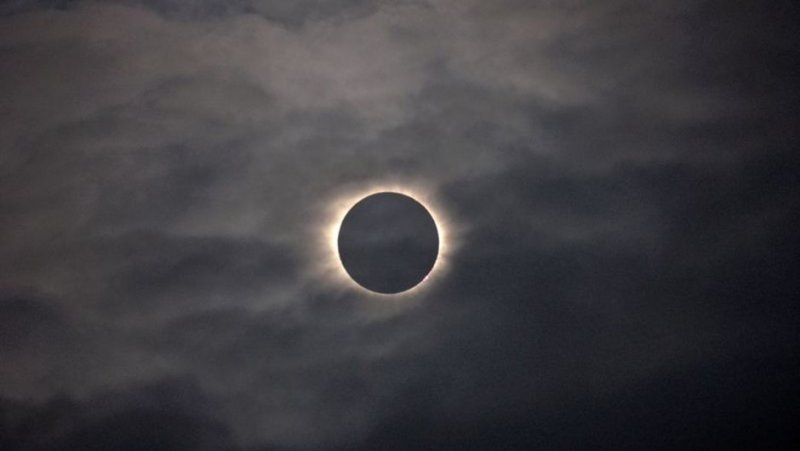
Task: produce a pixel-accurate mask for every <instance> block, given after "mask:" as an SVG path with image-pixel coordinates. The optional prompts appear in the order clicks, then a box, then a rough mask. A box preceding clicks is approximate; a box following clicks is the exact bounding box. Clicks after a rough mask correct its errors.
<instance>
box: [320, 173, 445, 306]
mask: <svg viewBox="0 0 800 451" xmlns="http://www.w3.org/2000/svg"><path fill="white" fill-rule="evenodd" d="M381 192H393V193H398V194H403V195H405V196H408V197H411V198H413V199H414V200H416V201H417V202H419V203H420V204H422V206H423V207H425V209H427V210H428V213H430V215H431V216H432V217H433V220H434V222H435V223H436V228H437V232H438V234H439V253H438V256H437V258H436V262H435V263H434V266H433V268H431V270H430V272H429V273H428V275H427V276H425V278H424V279H423V280H422V281H421V282H420V283H419V284H417V285H416V286H414V287H413V288H411V289H409V290H406V291H402V292H400V293H378V292H375V291H371V290H368V289H366V288H364V287H362V286H361V285H359V284H358V283H356V282H355V281H354V280H353V279H352V278H351V277H350V275H349V274H348V273H347V271H346V270H345V268H344V266H343V265H342V262H341V260H340V258H339V248H338V238H339V231H340V227H341V225H342V221H343V219H344V217H345V215H346V214H347V212H348V211H350V209H351V208H352V207H353V206H354V205H355V204H356V203H358V202H359V201H360V200H362V199H364V198H365V197H367V196H370V195H372V194H376V193H381ZM324 216H325V217H324V219H323V221H321V227H322V230H318V232H317V233H318V234H319V235H318V236H320V237H321V239H320V240H318V241H319V242H318V244H319V246H318V252H319V253H320V254H321V255H320V258H319V260H317V267H318V268H317V269H318V271H319V272H321V273H322V274H323V275H324V277H325V278H326V279H327V280H328V281H329V282H331V283H333V284H334V285H335V286H337V287H339V288H341V289H347V290H355V291H357V292H359V293H361V294H364V295H369V296H379V297H395V298H396V297H406V296H409V295H418V294H421V293H422V292H424V291H426V290H427V289H429V288H430V287H431V286H432V285H434V284H435V282H436V281H437V280H438V279H440V278H441V277H442V276H443V275H445V274H446V272H447V269H448V266H449V261H450V257H451V256H452V254H453V251H454V249H455V247H456V246H455V245H456V240H455V239H454V238H455V235H454V233H453V231H454V230H455V227H454V226H453V222H452V221H450V219H449V216H448V215H447V213H446V210H445V209H444V208H443V207H442V205H441V204H440V202H439V201H438V199H437V198H436V196H435V195H434V191H433V190H432V189H427V188H425V187H424V186H423V185H422V184H420V183H415V184H404V183H371V184H368V185H362V186H359V187H355V188H349V189H345V190H342V191H341V192H339V193H337V194H336V195H334V196H333V197H332V198H331V199H330V201H329V202H328V203H327V204H326V208H325V215H324Z"/></svg>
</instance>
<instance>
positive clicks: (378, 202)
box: [337, 192, 439, 294]
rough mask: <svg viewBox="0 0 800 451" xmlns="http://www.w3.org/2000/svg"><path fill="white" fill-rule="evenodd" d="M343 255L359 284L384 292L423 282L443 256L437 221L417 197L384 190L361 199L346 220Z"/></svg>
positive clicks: (341, 234) (342, 231) (341, 243)
mask: <svg viewBox="0 0 800 451" xmlns="http://www.w3.org/2000/svg"><path fill="white" fill-rule="evenodd" d="M337 245H338V246H337V247H338V251H339V258H340V260H341V263H342V266H343V267H344V269H345V271H346V272H347V274H348V275H349V276H350V277H351V278H352V279H353V281H354V282H356V283H357V284H359V285H361V286H362V287H364V288H366V289H367V290H370V291H374V292H376V293H382V294H396V293H401V292H404V291H407V290H409V289H411V288H413V287H415V286H416V285H418V284H419V283H421V282H422V281H423V280H425V278H426V277H427V275H428V274H429V273H430V271H431V269H433V267H434V264H435V263H436V258H437V256H438V254H439V234H438V230H437V227H436V222H435V221H434V219H433V216H431V214H430V213H429V212H428V210H427V209H426V208H425V207H424V206H423V205H422V204H421V203H419V202H418V201H416V200H415V199H414V198H412V197H410V196H407V195H405V194H400V193H396V192H380V193H375V194H372V195H369V196H367V197H365V198H363V199H361V200H360V201H358V202H357V203H356V204H355V205H354V206H353V207H352V208H350V210H349V211H348V212H347V214H346V215H345V216H344V219H343V220H342V223H341V226H340V228H339V234H338V237H337Z"/></svg>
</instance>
